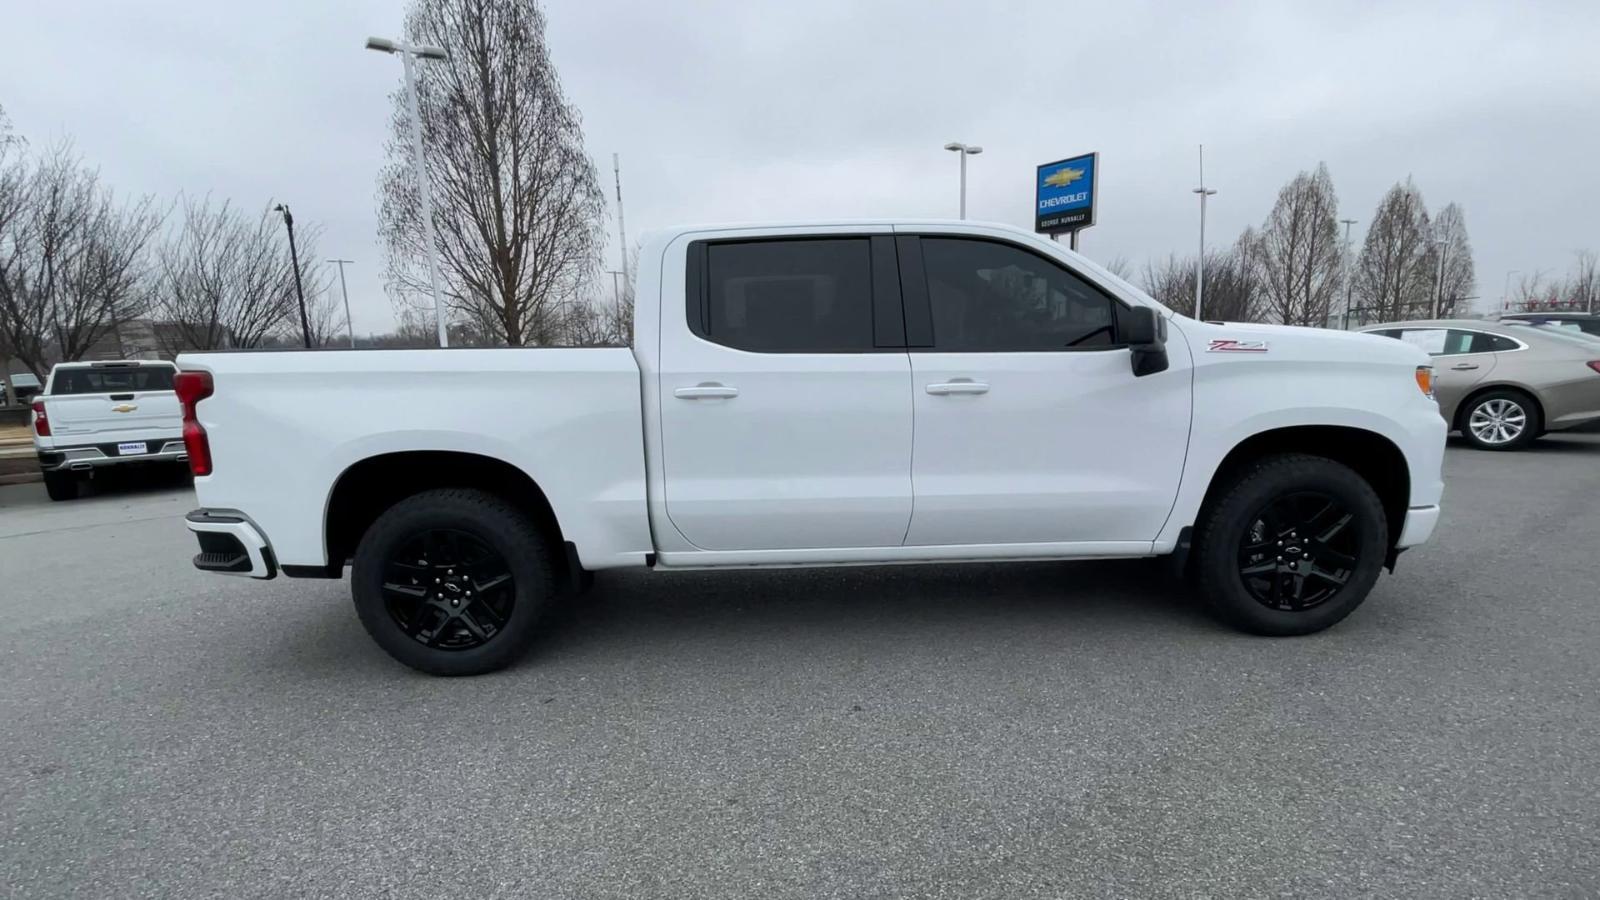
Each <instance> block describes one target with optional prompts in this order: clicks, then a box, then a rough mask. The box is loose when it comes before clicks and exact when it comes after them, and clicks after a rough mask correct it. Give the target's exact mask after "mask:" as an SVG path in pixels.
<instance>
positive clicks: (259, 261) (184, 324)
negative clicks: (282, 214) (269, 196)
mask: <svg viewBox="0 0 1600 900" xmlns="http://www.w3.org/2000/svg"><path fill="white" fill-rule="evenodd" d="M300 235H301V237H300V243H301V246H302V247H303V248H304V249H305V252H306V253H307V254H308V255H310V256H311V258H316V257H315V253H316V241H317V235H318V229H317V227H316V226H301V230H300ZM311 274H312V275H313V279H312V281H311V282H310V283H308V284H307V288H308V291H307V293H308V294H309V295H310V297H311V298H314V297H316V296H318V295H319V294H326V293H327V292H326V290H325V284H324V281H325V280H324V281H319V280H318V279H317V278H316V277H315V273H311ZM156 284H157V291H156V293H157V299H156V301H155V304H154V310H153V311H154V313H155V315H156V316H157V317H158V318H160V319H161V320H163V321H162V323H161V324H162V327H161V328H160V329H158V332H157V337H158V339H159V340H160V341H161V343H162V344H163V345H164V349H166V350H167V351H168V352H169V353H179V352H182V351H184V350H217V349H222V348H226V347H259V346H262V345H263V344H266V343H269V342H270V341H269V339H270V338H273V337H275V336H278V335H280V334H285V333H292V334H293V335H294V336H295V338H296V340H295V343H299V340H298V338H299V332H300V319H299V310H298V305H297V302H296V298H295V289H294V271H293V269H292V268H291V266H290V262H289V248H288V243H287V241H286V239H285V236H284V233H283V228H282V226H281V225H280V223H279V220H278V217H277V216H276V215H275V214H273V213H272V212H271V210H270V204H268V206H267V207H263V209H262V210H261V212H260V213H259V214H258V215H256V216H254V217H250V216H248V215H246V214H245V213H243V212H242V211H240V210H239V209H237V208H236V207H234V206H233V205H232V204H231V203H229V202H227V201H224V202H223V203H222V204H221V205H219V206H214V205H213V204H212V202H211V199H210V198H209V197H207V198H203V199H193V200H190V201H188V202H187V203H186V204H185V205H184V208H183V220H182V222H181V224H180V226H179V228H178V230H177V233H176V234H175V235H174V236H173V237H172V238H171V239H170V240H169V241H168V242H167V243H166V244H165V245H164V246H163V247H162V248H161V252H160V254H159V265H158V277H157V279H156ZM307 306H308V312H309V311H310V308H311V303H310V298H308V303H307Z"/></svg>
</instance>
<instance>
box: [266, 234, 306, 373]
mask: <svg viewBox="0 0 1600 900" xmlns="http://www.w3.org/2000/svg"><path fill="white" fill-rule="evenodd" d="M272 211H273V212H280V213H283V227H284V228H287V229H288V230H289V264H290V265H292V266H294V295H295V298H296V299H298V300H299V301H300V336H301V337H302V338H303V339H304V340H305V344H306V349H307V350H310V349H311V323H310V322H309V321H307V319H306V292H305V288H303V287H301V286H300V254H299V252H298V251H296V250H295V248H294V216H293V215H291V214H290V213H289V207H288V205H286V204H283V203H279V204H278V205H277V206H274V207H273V208H272Z"/></svg>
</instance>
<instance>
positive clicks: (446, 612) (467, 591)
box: [350, 488, 555, 675]
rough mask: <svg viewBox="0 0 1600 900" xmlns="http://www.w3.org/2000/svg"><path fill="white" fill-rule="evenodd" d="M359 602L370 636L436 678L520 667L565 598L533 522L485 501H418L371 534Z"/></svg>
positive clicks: (357, 571) (459, 492) (358, 564)
mask: <svg viewBox="0 0 1600 900" xmlns="http://www.w3.org/2000/svg"><path fill="white" fill-rule="evenodd" d="M350 592H351V595H352V597H353V599H354V600H355V606H356V613H357V614H358V615H359V616H360V617H361V624H362V625H363V626H365V627H366V629H367V633H368V634H370V635H372V639H373V640H375V641H377V642H378V646H380V647H382V648H383V649H384V650H385V651H386V652H387V653H388V654H389V655H390V656H393V657H394V658H395V659H397V660H399V661H400V662H403V663H405V664H406V665H408V666H410V667H412V668H413V669H417V670H419V671H422V672H427V673H429V674H430V675H478V674H482V673H484V672H492V671H494V670H496V669H499V668H502V667H504V666H506V665H508V664H510V663H512V662H514V661H516V659H517V658H518V657H520V656H521V655H522V654H523V653H524V652H525V651H526V650H527V648H528V645H529V644H530V643H531V642H532V640H533V638H534V636H535V633H536V629H537V627H538V624H539V620H540V619H541V618H542V616H543V614H544V612H545V611H546V609H548V607H549V606H550V603H551V600H552V598H553V597H554V594H555V584H554V579H553V577H552V572H551V564H550V553H549V548H548V546H547V543H546V541H545V538H544V536H543V535H541V534H540V533H539V530H538V528H537V527H535V525H534V524H533V522H532V520H530V519H529V518H528V517H527V516H526V515H524V514H523V513H522V512H521V511H520V510H518V509H517V508H516V507H515V506H513V505H511V504H510V503H507V502H506V501H505V500H503V499H501V498H499V497H497V496H495V495H493V494H490V493H486V492H484V491H475V490H465V489H454V488H450V489H441V490H433V491H425V492H423V493H420V494H416V495H414V496H412V497H408V498H406V499H405V500H402V501H400V502H399V503H396V504H395V505H394V506H392V507H390V508H389V509H388V510H387V511H385V512H384V513H383V514H382V515H380V516H379V517H378V519H377V521H375V522H373V524H372V527H371V528H368V529H367V532H366V534H365V535H363V536H362V538H361V543H360V545H359V546H358V547H357V548H356V554H355V565H354V566H353V567H352V569H351V575H350Z"/></svg>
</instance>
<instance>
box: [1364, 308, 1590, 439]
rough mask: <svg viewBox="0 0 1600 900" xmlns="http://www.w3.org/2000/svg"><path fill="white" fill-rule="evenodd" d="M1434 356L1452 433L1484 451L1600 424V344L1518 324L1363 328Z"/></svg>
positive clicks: (1442, 408) (1438, 391)
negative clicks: (1543, 435) (1544, 435)
mask: <svg viewBox="0 0 1600 900" xmlns="http://www.w3.org/2000/svg"><path fill="white" fill-rule="evenodd" d="M1361 330H1362V331H1365V332H1366V333H1368V334H1380V335H1384V336H1386V337H1392V338H1396V339H1398V340H1402V341H1406V342H1407V343H1412V344H1416V345H1417V346H1419V347H1421V348H1422V349H1424V350H1426V351H1427V352H1428V353H1429V354H1430V355H1432V356H1433V357H1434V362H1433V366H1434V380H1433V388H1434V394H1435V396H1437V397H1438V399H1439V412H1440V413H1441V414H1442V415H1443V416H1444V419H1445V421H1446V422H1449V423H1450V427H1451V429H1452V430H1456V431H1460V432H1461V435H1462V436H1463V437H1465V438H1466V439H1467V440H1468V441H1469V442H1471V443H1472V444H1473V445H1474V446H1476V447H1479V448H1481V449H1484V450H1516V449H1519V448H1521V447H1525V446H1527V445H1528V443H1529V442H1530V441H1532V440H1533V439H1534V438H1537V437H1538V436H1539V435H1541V434H1544V433H1545V432H1548V431H1560V430H1562V429H1566V428H1573V427H1576V426H1578V425H1582V424H1585V423H1588V422H1595V421H1600V340H1597V339H1595V338H1594V337H1592V336H1589V335H1586V334H1581V333H1578V332H1576V331H1571V330H1565V329H1559V328H1554V327H1550V326H1546V325H1538V324H1531V323H1527V322H1516V321H1499V322H1490V321H1481V320H1476V319H1443V320H1429V321H1415V322H1386V323H1384V324H1382V325H1372V326H1369V327H1367V328H1363V329H1361Z"/></svg>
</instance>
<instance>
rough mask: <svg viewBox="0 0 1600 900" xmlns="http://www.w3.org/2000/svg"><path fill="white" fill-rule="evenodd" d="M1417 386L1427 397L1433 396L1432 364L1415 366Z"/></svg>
mask: <svg viewBox="0 0 1600 900" xmlns="http://www.w3.org/2000/svg"><path fill="white" fill-rule="evenodd" d="M1417 387H1419V388H1421V389H1422V393H1424V394H1426V395H1427V396H1428V397H1430V398H1431V397H1432V396H1433V366H1417Z"/></svg>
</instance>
